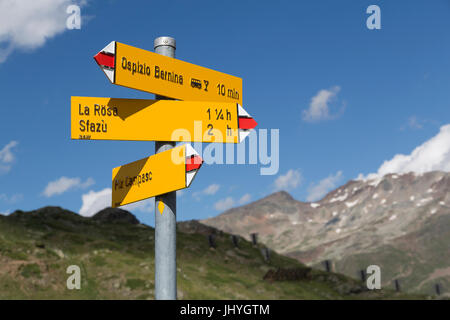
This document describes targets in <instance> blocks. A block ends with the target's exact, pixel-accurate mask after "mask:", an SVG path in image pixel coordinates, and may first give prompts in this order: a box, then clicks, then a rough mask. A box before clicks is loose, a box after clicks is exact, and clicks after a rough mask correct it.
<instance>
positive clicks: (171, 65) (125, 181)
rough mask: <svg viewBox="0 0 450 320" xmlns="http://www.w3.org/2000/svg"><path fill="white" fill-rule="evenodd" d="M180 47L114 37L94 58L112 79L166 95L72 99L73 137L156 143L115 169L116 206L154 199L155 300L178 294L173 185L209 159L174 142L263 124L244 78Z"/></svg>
mask: <svg viewBox="0 0 450 320" xmlns="http://www.w3.org/2000/svg"><path fill="white" fill-rule="evenodd" d="M175 48H176V44H175V39H173V38H171V37H159V38H157V39H155V41H154V49H155V51H156V52H158V53H154V52H150V51H147V50H143V49H139V48H135V47H132V46H129V45H126V44H123V43H119V42H116V41H112V42H111V43H109V44H108V45H107V46H106V47H105V48H103V49H102V50H101V51H100V52H99V53H97V54H96V55H95V56H94V59H95V61H96V62H97V64H98V65H99V66H100V68H101V69H102V70H103V72H104V73H105V75H106V76H107V77H108V79H109V80H110V81H111V83H113V84H117V85H120V86H124V87H129V88H132V89H137V90H141V91H145V92H150V93H154V94H155V95H158V96H160V99H161V100H148V99H116V98H98V97H72V98H71V138H72V139H82V140H140V141H155V155H153V156H150V157H147V158H144V159H141V160H137V161H134V162H131V163H128V164H125V165H123V166H120V167H117V168H114V169H113V170H112V207H114V208H115V207H119V206H123V205H126V204H130V203H133V202H137V201H141V200H144V199H147V198H151V197H156V199H155V202H156V203H157V209H158V212H159V213H160V214H158V213H157V214H156V216H155V298H156V299H176V293H177V288H176V270H177V269H176V193H175V192H174V191H176V190H180V189H184V188H187V187H189V186H190V185H191V183H192V180H193V179H194V177H195V175H196V174H197V172H198V170H199V169H200V167H201V165H202V163H203V160H202V158H201V157H200V156H199V155H198V153H197V152H196V151H195V150H194V149H193V148H192V147H191V146H190V145H189V144H185V145H182V146H178V147H174V146H175V142H180V141H183V142H218V143H240V142H242V141H243V140H244V139H245V137H246V136H247V135H248V134H249V133H250V130H252V129H254V128H255V127H256V125H257V123H256V122H255V120H254V119H253V118H252V117H251V116H250V115H249V114H248V113H247V112H246V111H245V110H244V108H243V107H242V79H241V78H238V77H235V76H231V75H228V74H225V73H222V72H218V71H214V70H211V69H208V68H204V67H201V66H197V65H194V64H191V63H188V62H184V61H181V60H178V59H175ZM166 98H172V99H177V100H183V101H175V100H165V99H166ZM155 212H156V211H155Z"/></svg>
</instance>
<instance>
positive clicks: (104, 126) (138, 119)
mask: <svg viewBox="0 0 450 320" xmlns="http://www.w3.org/2000/svg"><path fill="white" fill-rule="evenodd" d="M71 118H72V119H71V137H72V139H92V140H142V141H185V142H189V141H193V142H219V143H226V142H228V143H239V142H241V141H242V140H243V139H244V138H245V136H246V135H247V134H248V133H249V132H250V130H251V129H253V128H254V127H255V126H256V122H255V120H253V118H252V117H251V116H250V115H249V114H248V113H247V112H246V111H245V110H244V109H243V108H242V107H241V106H240V105H239V104H237V103H235V102H208V101H175V100H140V99H116V98H95V97H72V99H71Z"/></svg>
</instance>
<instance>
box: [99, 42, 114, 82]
mask: <svg viewBox="0 0 450 320" xmlns="http://www.w3.org/2000/svg"><path fill="white" fill-rule="evenodd" d="M115 55H116V42H115V41H111V42H110V43H109V44H108V45H107V46H106V47H104V48H103V49H102V50H101V51H100V52H99V53H97V54H96V55H95V56H94V60H95V62H97V64H98V65H99V67H100V68H101V69H102V70H103V72H104V73H105V75H106V76H107V77H108V79H109V81H111V83H114V72H115Z"/></svg>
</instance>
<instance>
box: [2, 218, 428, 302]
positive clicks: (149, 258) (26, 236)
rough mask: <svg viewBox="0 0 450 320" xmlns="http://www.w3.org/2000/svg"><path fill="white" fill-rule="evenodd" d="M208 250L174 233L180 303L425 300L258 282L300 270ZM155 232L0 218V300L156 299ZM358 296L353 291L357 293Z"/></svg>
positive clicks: (336, 278) (221, 244) (319, 284)
mask: <svg viewBox="0 0 450 320" xmlns="http://www.w3.org/2000/svg"><path fill="white" fill-rule="evenodd" d="M216 242H217V249H215V250H214V249H209V247H208V241H207V239H206V237H205V235H202V234H188V233H183V232H178V233H177V265H178V273H177V277H178V298H179V299H367V298H423V297H419V296H416V297H413V296H404V295H401V294H400V295H399V294H396V293H394V292H392V291H385V290H382V291H376V292H367V291H363V292H360V293H357V294H349V291H350V290H351V289H354V290H357V289H358V288H360V286H361V283H358V282H356V281H355V280H352V279H349V278H346V277H344V276H341V275H338V274H328V273H324V272H322V271H317V270H314V271H313V272H312V278H311V279H309V280H302V281H279V282H268V281H264V280H262V278H263V276H264V274H265V273H266V272H267V270H269V269H276V268H277V267H282V268H292V267H297V268H304V266H303V265H301V264H300V263H298V262H297V261H295V260H293V259H290V258H287V257H284V256H280V255H277V254H275V253H272V255H271V262H270V263H266V262H264V260H263V259H262V255H261V253H260V251H259V248H255V247H253V246H252V245H251V244H250V243H249V242H247V241H245V240H242V239H241V240H240V248H239V249H234V248H233V247H232V243H231V241H230V238H229V235H228V234H222V235H218V236H217V238H216ZM71 264H76V265H79V266H80V268H81V272H82V283H81V287H82V289H81V290H68V289H67V288H66V280H67V277H68V276H69V275H67V274H66V268H67V267H68V266H69V265H71ZM153 289H154V230H153V229H152V228H150V227H147V226H143V225H131V224H124V223H100V222H96V221H93V220H92V219H89V218H83V217H80V216H79V215H77V214H74V213H71V212H69V211H65V213H64V214H51V213H45V210H44V212H41V213H40V214H36V212H34V213H33V214H31V213H21V214H14V215H13V216H9V217H3V216H0V299H153V298H154V290H153ZM357 291H358V290H357Z"/></svg>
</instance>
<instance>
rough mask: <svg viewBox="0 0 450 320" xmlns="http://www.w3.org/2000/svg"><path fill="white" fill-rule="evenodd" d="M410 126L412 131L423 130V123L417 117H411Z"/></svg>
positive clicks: (409, 119)
mask: <svg viewBox="0 0 450 320" xmlns="http://www.w3.org/2000/svg"><path fill="white" fill-rule="evenodd" d="M408 126H409V127H410V128H412V129H422V128H423V124H422V122H421V121H420V120H419V119H418V118H417V117H416V116H411V117H409V118H408Z"/></svg>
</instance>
